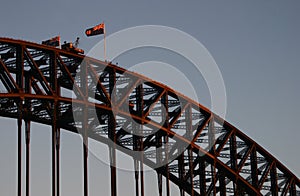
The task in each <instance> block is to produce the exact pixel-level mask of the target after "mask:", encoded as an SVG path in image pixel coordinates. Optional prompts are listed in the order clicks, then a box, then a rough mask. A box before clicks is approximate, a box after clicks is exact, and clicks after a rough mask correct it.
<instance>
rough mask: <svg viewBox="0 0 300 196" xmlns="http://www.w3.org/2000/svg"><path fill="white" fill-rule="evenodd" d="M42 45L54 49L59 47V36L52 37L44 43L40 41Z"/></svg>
mask: <svg viewBox="0 0 300 196" xmlns="http://www.w3.org/2000/svg"><path fill="white" fill-rule="evenodd" d="M42 44H45V45H48V46H54V47H56V46H59V45H60V36H56V37H53V38H51V39H48V40H46V41H42Z"/></svg>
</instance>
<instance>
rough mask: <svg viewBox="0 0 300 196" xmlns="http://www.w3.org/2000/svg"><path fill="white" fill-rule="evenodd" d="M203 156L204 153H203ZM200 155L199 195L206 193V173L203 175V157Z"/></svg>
mask: <svg viewBox="0 0 300 196" xmlns="http://www.w3.org/2000/svg"><path fill="white" fill-rule="evenodd" d="M204 156H205V155H204ZM204 156H202V157H201V158H200V160H199V180H200V195H203V196H205V195H206V175H205V168H206V166H205V158H204Z"/></svg>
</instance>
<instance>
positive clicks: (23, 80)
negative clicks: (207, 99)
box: [0, 38, 300, 195]
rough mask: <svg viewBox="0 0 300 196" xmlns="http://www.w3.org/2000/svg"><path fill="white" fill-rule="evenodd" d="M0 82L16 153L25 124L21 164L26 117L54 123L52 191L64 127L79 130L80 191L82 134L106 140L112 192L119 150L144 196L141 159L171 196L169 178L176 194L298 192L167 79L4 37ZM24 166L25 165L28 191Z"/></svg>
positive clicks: (284, 173) (265, 156)
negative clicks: (129, 162)
mask: <svg viewBox="0 0 300 196" xmlns="http://www.w3.org/2000/svg"><path fill="white" fill-rule="evenodd" d="M0 81H1V83H0V84H1V93H0V105H1V107H0V115H1V116H5V117H11V118H16V119H18V137H19V140H18V141H19V143H18V155H19V157H21V156H22V154H21V151H22V149H21V145H20V141H21V139H20V138H21V126H22V122H23V121H24V122H25V130H26V134H25V135H26V166H27V165H29V164H30V163H29V146H30V122H31V121H35V122H39V123H43V124H47V125H50V126H52V195H59V178H58V176H59V166H58V165H59V152H60V151H59V143H60V129H61V128H62V129H66V130H69V131H72V132H76V133H80V134H82V138H83V141H84V144H83V146H84V155H83V156H84V194H85V195H88V181H87V180H88V178H87V167H88V163H87V155H88V151H87V150H88V138H92V139H95V140H97V141H100V142H103V143H106V144H108V145H109V154H110V162H111V194H112V195H117V184H116V175H117V173H116V162H117V157H116V150H120V151H122V152H125V153H127V154H128V155H130V156H132V157H133V158H134V164H135V166H134V167H135V168H137V171H136V174H135V176H136V192H137V193H138V192H140V193H141V195H143V189H144V183H143V171H142V168H143V164H146V165H148V166H150V167H152V168H153V169H155V170H156V171H157V175H158V189H159V194H160V195H162V176H165V179H166V180H165V181H166V192H167V195H169V194H170V191H169V180H171V181H172V182H173V183H175V184H176V185H177V186H178V188H179V189H180V192H181V195H184V194H185V193H188V194H190V195H227V194H229V195H232V194H234V195H300V180H299V179H298V178H297V177H296V176H295V175H294V174H293V173H292V172H291V171H289V170H288V169H287V168H286V167H285V166H283V165H282V164H281V163H280V162H279V161H278V160H277V159H276V158H274V157H273V156H272V155H271V154H270V153H268V152H267V151H266V150H265V149H263V148H262V147H261V146H260V145H258V144H257V143H256V142H255V141H253V140H251V139H250V138H249V137H248V136H246V135H245V134H243V133H242V132H241V131H240V130H238V129H237V128H235V127H234V126H232V125H231V124H229V123H228V122H226V121H224V120H223V119H221V118H220V117H218V116H217V115H216V114H214V113H212V112H211V111H210V110H208V109H207V108H205V107H204V106H202V105H201V104H199V103H196V102H194V101H192V100H190V99H189V98H187V97H185V96H184V95H182V94H180V93H178V92H176V91H174V90H172V89H170V88H168V87H167V86H165V85H162V84H160V83H158V82H155V81H151V80H150V79H148V78H146V77H144V76H142V75H138V74H136V73H132V72H129V71H127V70H125V69H122V68H120V67H117V66H115V65H112V64H111V63H107V62H102V61H98V60H96V59H92V58H89V57H85V56H82V55H77V54H72V53H70V52H66V51H63V50H60V49H57V48H54V47H49V46H45V45H39V44H35V43H29V42H25V41H20V40H13V39H7V38H0ZM136 152H141V153H138V154H139V155H138V156H136ZM20 161H21V159H20V158H19V160H18V175H19V180H18V190H19V191H18V192H19V195H21V177H20V176H21V163H20ZM139 171H140V172H139ZM29 173H30V172H29V167H26V179H27V180H26V195H29V190H28V187H29ZM139 178H140V188H139V186H138V185H139V182H138V180H139ZM137 195H138V194H137Z"/></svg>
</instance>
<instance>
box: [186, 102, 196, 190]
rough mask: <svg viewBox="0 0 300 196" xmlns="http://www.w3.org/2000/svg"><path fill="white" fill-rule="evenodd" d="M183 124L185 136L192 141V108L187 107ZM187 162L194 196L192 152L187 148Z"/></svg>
mask: <svg viewBox="0 0 300 196" xmlns="http://www.w3.org/2000/svg"><path fill="white" fill-rule="evenodd" d="M185 123H186V135H187V136H188V140H189V141H192V139H193V123H192V107H191V105H189V106H188V107H187V109H186V111H185ZM187 150H188V160H189V168H190V170H189V177H190V183H191V187H190V188H191V196H194V180H193V179H194V166H193V151H192V148H191V147H188V149H187Z"/></svg>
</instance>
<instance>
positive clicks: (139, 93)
mask: <svg viewBox="0 0 300 196" xmlns="http://www.w3.org/2000/svg"><path fill="white" fill-rule="evenodd" d="M136 108H137V113H138V116H139V117H141V118H142V119H145V117H144V89H143V84H139V85H138V86H137V87H136ZM136 128H137V130H136V131H137V132H138V133H139V136H138V137H137V138H138V150H139V151H140V155H141V157H140V176H141V177H140V182H141V183H140V186H141V196H144V169H143V167H144V144H143V122H142V121H141V122H140V124H139V125H138V127H136Z"/></svg>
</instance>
